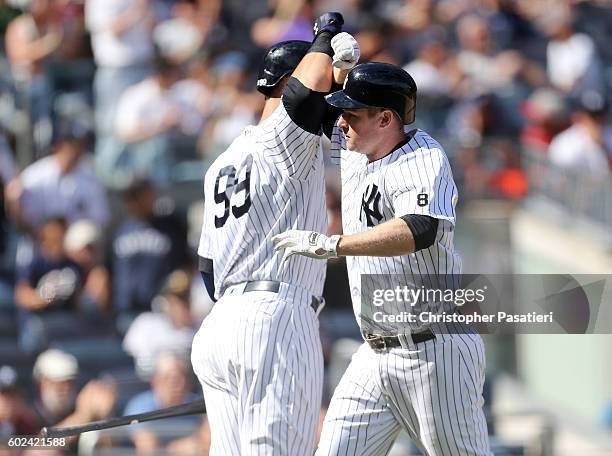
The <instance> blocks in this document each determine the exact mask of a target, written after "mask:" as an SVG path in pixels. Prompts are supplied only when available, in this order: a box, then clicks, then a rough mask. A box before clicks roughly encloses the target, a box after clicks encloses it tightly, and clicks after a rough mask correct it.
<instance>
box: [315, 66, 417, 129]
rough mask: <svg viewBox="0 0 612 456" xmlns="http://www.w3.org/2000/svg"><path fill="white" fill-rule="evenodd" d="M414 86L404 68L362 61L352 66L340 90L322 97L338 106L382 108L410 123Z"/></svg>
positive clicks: (414, 106)
mask: <svg viewBox="0 0 612 456" xmlns="http://www.w3.org/2000/svg"><path fill="white" fill-rule="evenodd" d="M416 94H417V86H416V83H415V82H414V79H412V76H410V75H409V74H408V73H407V72H406V71H404V70H403V69H402V68H400V67H398V66H395V65H391V64H388V63H378V62H372V63H362V64H360V65H357V66H356V67H355V68H353V69H352V70H351V71H350V73H349V74H348V76H347V77H346V81H345V82H344V88H343V90H340V91H338V92H334V93H332V94H329V95H327V96H326V97H325V100H326V101H327V102H328V103H329V104H330V105H332V106H335V107H337V108H341V109H361V108H386V109H391V110H393V111H395V112H396V113H397V115H398V116H399V118H400V119H401V120H402V121H403V122H404V124H405V125H407V124H410V123H412V122H414V118H415V114H416Z"/></svg>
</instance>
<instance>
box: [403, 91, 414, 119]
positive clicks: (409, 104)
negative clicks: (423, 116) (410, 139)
mask: <svg viewBox="0 0 612 456" xmlns="http://www.w3.org/2000/svg"><path fill="white" fill-rule="evenodd" d="M415 119H416V96H412V97H407V98H406V107H405V109H404V115H403V120H404V125H408V124H411V123H413V122H414V120H415Z"/></svg>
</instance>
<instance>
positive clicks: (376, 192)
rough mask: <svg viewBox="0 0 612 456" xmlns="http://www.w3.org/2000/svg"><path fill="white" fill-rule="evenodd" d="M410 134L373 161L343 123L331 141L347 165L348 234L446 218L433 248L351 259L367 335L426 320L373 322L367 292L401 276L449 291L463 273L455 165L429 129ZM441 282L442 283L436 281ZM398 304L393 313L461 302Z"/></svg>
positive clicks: (335, 156)
mask: <svg viewBox="0 0 612 456" xmlns="http://www.w3.org/2000/svg"><path fill="white" fill-rule="evenodd" d="M407 135H408V136H407V138H410V139H409V140H408V141H407V142H406V143H405V144H404V145H403V146H401V147H400V148H398V149H396V150H394V151H393V152H392V153H390V154H389V155H387V156H385V157H383V158H381V159H379V160H376V161H373V162H371V163H369V162H368V159H367V157H366V156H365V155H363V154H360V153H357V152H352V151H348V150H346V147H345V140H344V135H343V133H342V131H341V130H340V129H339V128H337V127H336V128H334V132H333V134H332V138H331V141H332V148H331V160H332V162H333V163H336V164H338V163H339V164H340V167H341V176H342V223H343V231H344V234H351V233H358V232H363V231H366V230H368V229H370V228H372V227H374V226H376V225H378V224H380V223H383V222H385V221H388V220H391V219H393V218H397V217H401V216H403V215H406V214H421V215H428V216H431V217H434V218H436V219H439V224H438V233H437V236H436V239H435V242H434V244H433V245H432V246H431V247H429V248H427V249H423V250H420V251H418V252H416V253H412V254H408V255H402V256H394V257H363V256H353V257H347V269H348V271H349V283H350V287H351V294H352V299H353V310H354V312H355V315H356V317H357V321H358V323H359V325H360V327H361V328H362V330H364V332H365V330H367V332H371V333H376V334H380V333H381V331H383V332H385V333H392V334H398V333H400V334H401V333H405V332H406V330H407V329H410V331H416V330H419V329H420V328H421V327H422V326H424V325H423V323H420V322H419V321H416V322H414V323H407V322H402V323H400V324H397V325H394V324H390V323H388V322H385V323H381V322H376V321H373V320H372V319H371V318H369V317H368V315H371V312H369V313H368V312H367V311H366V310H368V309H362V306H361V301H362V296H364V295H366V294H367V293H371V292H372V291H373V289H384V290H386V289H393V288H394V287H395V286H396V285H398V283H397V276H399V275H401V276H402V277H405V278H406V279H407V280H408V282H409V283H411V284H413V285H414V286H415V287H417V288H418V287H419V285H423V286H426V287H431V288H438V287H444V288H449V289H450V288H453V287H456V286H457V284H454V283H445V281H454V280H455V278H458V276H459V274H461V258H460V256H459V255H458V254H457V253H456V252H455V250H454V245H453V229H454V225H455V205H456V203H457V198H458V195H457V187H456V186H455V183H454V181H453V176H452V172H451V168H450V164H449V162H448V159H447V157H446V154H445V153H444V150H443V148H442V146H440V144H439V143H438V142H437V141H435V140H434V139H433V138H432V137H431V136H429V134H427V133H426V132H424V131H422V130H418V129H417V130H413V131H411V132H409V133H408V134H407ZM364 274H375V275H376V276H368V280H367V283H366V281H365V280H363V281H362V275H364ZM447 274H448V276H444V275H447ZM451 274H452V276H450V275H451ZM394 276H395V277H394ZM436 277H439V279H436ZM451 277H452V278H451ZM436 280H440V281H441V283H433V282H435V281H436ZM362 286H363V287H364V289H362ZM395 306H396V308H395V309H389V308H387V309H386V310H387V311H392V312H393V311H396V312H397V313H399V312H402V311H409V312H413V313H420V312H424V311H428V312H429V311H431V312H434V311H435V312H436V313H437V312H442V311H446V312H449V311H450V312H452V310H453V306H454V304H452V303H448V302H447V303H433V302H419V303H417V304H416V305H414V306H412V307H411V306H407V305H405V304H404V303H397V304H395Z"/></svg>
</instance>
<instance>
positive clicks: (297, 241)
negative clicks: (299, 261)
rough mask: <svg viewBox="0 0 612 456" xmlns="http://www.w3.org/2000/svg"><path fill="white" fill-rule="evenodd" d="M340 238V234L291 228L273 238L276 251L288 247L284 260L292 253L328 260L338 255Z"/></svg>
mask: <svg viewBox="0 0 612 456" xmlns="http://www.w3.org/2000/svg"><path fill="white" fill-rule="evenodd" d="M339 240H340V236H339V235H334V236H330V237H328V236H325V235H324V234H321V233H317V232H316V231H301V230H289V231H285V232H284V233H281V234H277V235H276V236H274V237H273V238H272V242H274V244H276V247H274V250H275V251H276V252H278V251H280V250H281V249H286V250H285V254H284V255H283V262H284V261H285V260H286V259H287V258H289V257H290V256H292V255H303V256H305V257H308V258H316V259H317V260H326V259H328V258H335V257H337V256H338V254H337V252H336V247H337V246H338V241H339Z"/></svg>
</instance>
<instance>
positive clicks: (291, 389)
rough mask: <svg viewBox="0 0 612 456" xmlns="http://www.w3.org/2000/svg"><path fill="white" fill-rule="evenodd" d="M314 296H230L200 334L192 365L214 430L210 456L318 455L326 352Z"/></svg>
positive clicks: (295, 291)
mask: <svg viewBox="0 0 612 456" xmlns="http://www.w3.org/2000/svg"><path fill="white" fill-rule="evenodd" d="M311 299H312V295H310V294H308V293H307V292H306V291H305V290H303V289H301V288H297V287H290V286H287V285H286V284H282V285H281V290H280V291H279V292H278V293H271V292H261V291H256V292H249V293H244V294H238V295H233V296H228V295H227V294H226V295H225V296H223V297H222V298H221V299H219V301H218V302H217V303H216V304H215V306H214V307H213V310H212V312H211V313H210V314H209V315H208V317H206V318H205V319H204V321H203V323H202V326H201V327H200V330H199V331H198V333H197V334H196V336H195V338H194V342H193V347H192V354H191V362H192V364H193V368H194V371H195V373H196V375H197V376H198V379H199V380H200V383H201V385H202V389H203V391H204V400H205V402H206V413H207V416H208V420H209V424H210V430H211V449H210V454H211V456H215V455H223V456H239V455H261V456H268V455H270V456H276V455H278V456H281V455H287V456H301V455H304V456H306V455H307V456H312V454H313V453H314V445H315V432H316V429H317V423H318V419H319V410H320V407H321V395H322V388H323V354H322V349H321V340H320V338H319V330H318V323H317V319H316V317H315V313H314V311H313V309H312V308H311V307H310V302H311Z"/></svg>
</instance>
